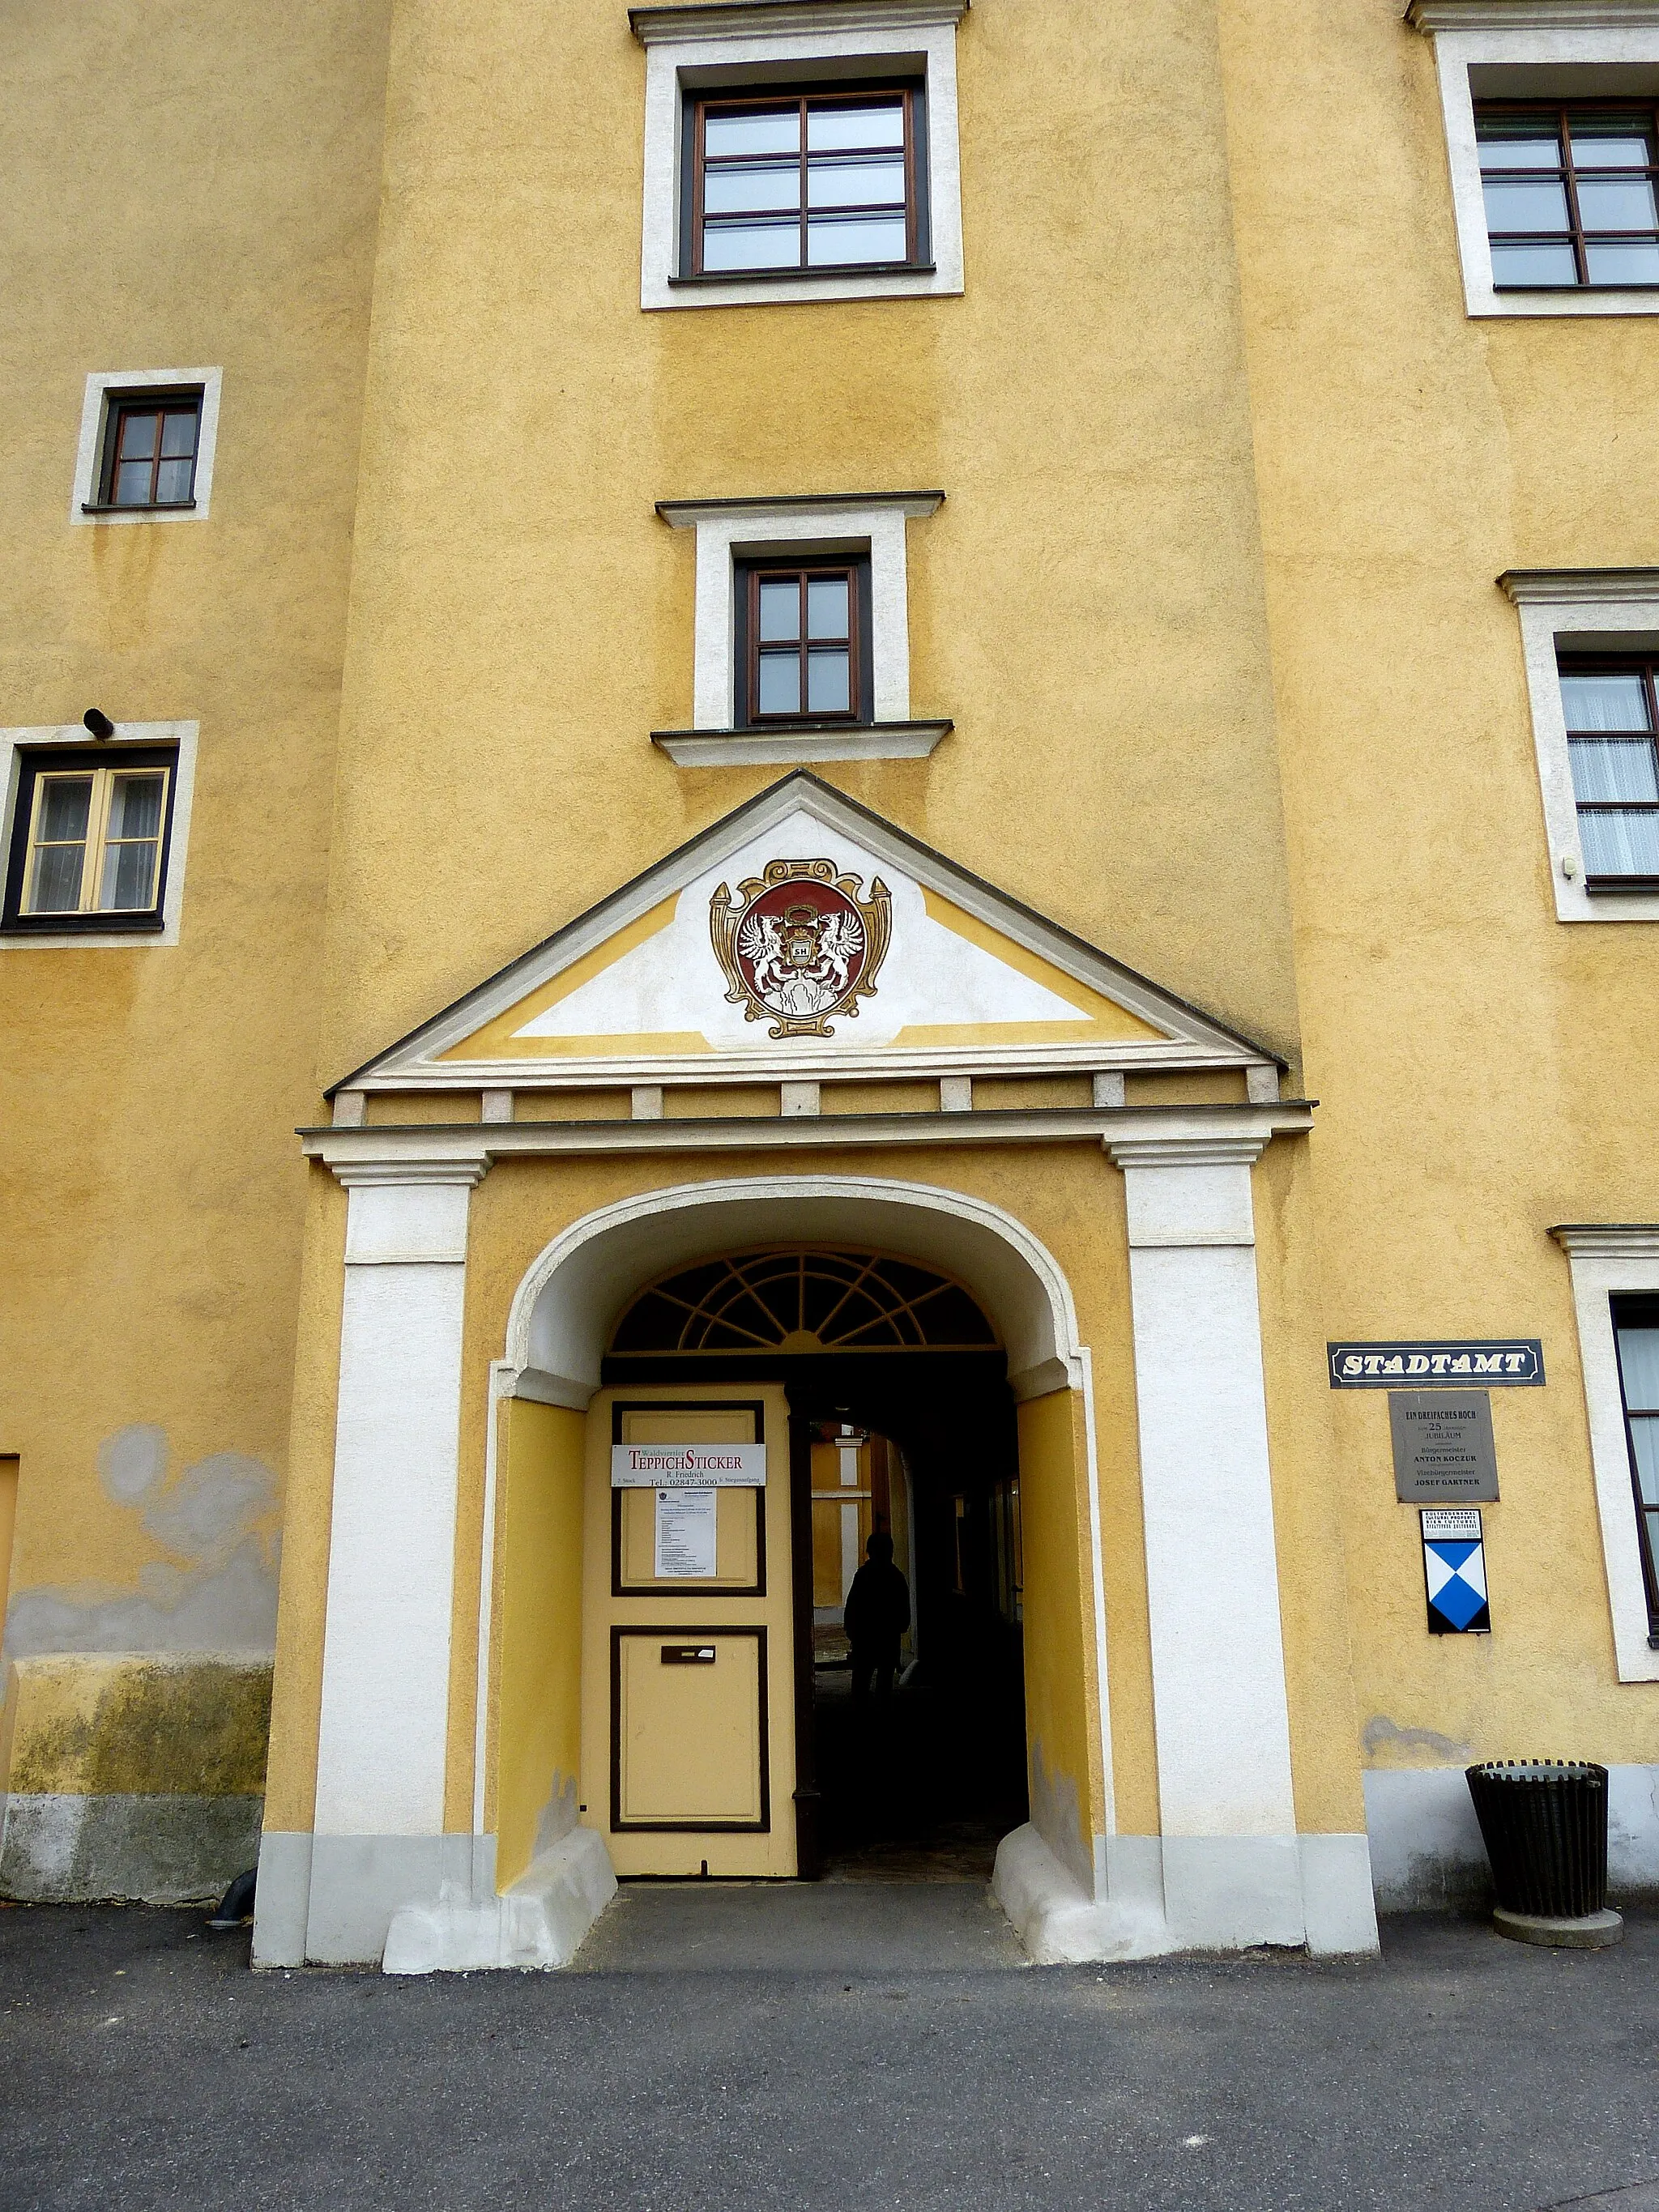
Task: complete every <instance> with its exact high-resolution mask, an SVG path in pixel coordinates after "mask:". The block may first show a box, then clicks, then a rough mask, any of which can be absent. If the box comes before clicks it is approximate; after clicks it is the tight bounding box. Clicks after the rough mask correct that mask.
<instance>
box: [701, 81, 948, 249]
mask: <svg viewBox="0 0 1659 2212" xmlns="http://www.w3.org/2000/svg"><path fill="white" fill-rule="evenodd" d="M687 105H688V106H689V108H690V124H691V128H690V131H688V132H687V134H686V143H687V146H688V149H689V151H690V157H691V162H692V174H691V178H690V191H688V192H687V193H686V194H685V195H684V205H685V208H686V210H687V215H688V217H689V222H690V264H689V265H690V273H691V274H692V275H693V276H716V275H728V274H734V273H751V272H754V271H757V270H814V269H902V268H910V267H915V266H917V265H919V264H922V263H924V262H925V261H926V260H927V248H926V240H925V234H924V233H925V224H924V207H923V195H922V193H921V191H920V190H919V188H918V180H919V179H920V178H921V175H922V174H923V170H924V164H923V161H922V158H921V155H920V152H919V141H920V140H921V135H922V131H923V128H924V124H923V100H922V93H921V87H920V86H919V85H908V86H895V87H890V88H885V87H884V88H873V89H872V88H869V87H867V86H863V85H860V86H859V87H858V88H856V89H854V90H850V91H849V90H848V89H846V88H837V89H836V90H834V91H826V92H809V93H803V94H789V95H788V96H787V97H784V98H772V99H755V98H752V97H751V98H749V99H732V98H712V97H709V98H698V97H696V96H689V97H688V102H687Z"/></svg>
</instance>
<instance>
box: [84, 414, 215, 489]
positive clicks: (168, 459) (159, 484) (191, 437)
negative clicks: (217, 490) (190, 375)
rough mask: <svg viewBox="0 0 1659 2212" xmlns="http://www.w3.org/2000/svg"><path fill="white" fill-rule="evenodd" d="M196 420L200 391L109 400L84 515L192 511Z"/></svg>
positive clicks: (198, 431) (194, 485)
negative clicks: (93, 494)
mask: <svg viewBox="0 0 1659 2212" xmlns="http://www.w3.org/2000/svg"><path fill="white" fill-rule="evenodd" d="M201 419H202V395H201V393H200V392H168V393H166V394H164V395H161V396H160V397H157V396H156V395H155V394H154V393H149V392H147V393H145V394H144V395H143V398H119V397H114V396H112V398H111V399H110V401H109V413H108V417H107V420H106V426H105V432H104V452H103V465H102V467H101V469H100V474H99V479H98V498H97V501H95V502H91V501H89V502H88V508H89V510H90V511H93V512H95V511H96V510H97V508H99V507H105V508H120V509H124V510H125V509H130V508H132V507H193V506H194V505H195V502H196V452H197V441H198V437H199V434H200V429H201Z"/></svg>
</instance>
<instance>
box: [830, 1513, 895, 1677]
mask: <svg viewBox="0 0 1659 2212" xmlns="http://www.w3.org/2000/svg"><path fill="white" fill-rule="evenodd" d="M864 1550H865V1561H864V1565H862V1566H861V1567H860V1569H859V1571H858V1572H857V1573H856V1574H855V1575H854V1577H853V1587H852V1588H851V1589H849V1590H848V1593H847V1604H846V1607H844V1609H843V1612H842V1620H844V1622H845V1623H846V1626H847V1640H848V1643H849V1644H851V1645H852V1647H853V1698H854V1703H856V1704H859V1705H862V1704H863V1702H864V1700H865V1699H866V1697H868V1695H869V1693H870V1677H871V1676H872V1674H873V1675H874V1676H875V1678H876V1695H877V1696H878V1698H886V1697H890V1695H891V1694H892V1688H893V1676H894V1674H896V1672H897V1670H898V1662H899V1638H900V1637H901V1636H902V1635H903V1633H904V1632H905V1630H906V1629H907V1628H908V1626H910V1585H909V1583H907V1582H906V1581H905V1579H904V1577H903V1576H902V1574H901V1573H900V1572H899V1571H898V1569H897V1568H896V1566H895V1565H893V1540H892V1538H891V1537H890V1536H889V1535H886V1534H884V1533H883V1532H882V1530H880V1529H879V1528H878V1529H877V1531H876V1533H875V1534H874V1535H873V1536H872V1537H871V1539H870V1541H869V1542H868V1543H867V1544H866V1546H865V1547H864Z"/></svg>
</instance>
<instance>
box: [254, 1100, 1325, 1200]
mask: <svg viewBox="0 0 1659 2212" xmlns="http://www.w3.org/2000/svg"><path fill="white" fill-rule="evenodd" d="M1312 1127H1313V1108H1312V1104H1311V1103H1310V1101H1308V1100H1306V1099H1302V1098H1290V1099H1284V1100H1281V1101H1280V1102H1279V1103H1278V1104H1277V1105H1273V1106H1156V1107H1137V1106H1129V1107H1123V1106H1105V1107H1077V1108H1070V1107H1042V1108H1035V1109H1029V1110H1022V1109H1008V1110H1006V1111H1005V1110H999V1109H993V1110H991V1111H989V1112H983V1113H981V1112H980V1111H977V1110H975V1111H974V1112H972V1113H967V1114H942V1113H941V1114H802V1115H790V1116H787V1117H786V1116H784V1115H777V1116H776V1117H773V1116H771V1115H767V1116H765V1117H763V1118H757V1117H750V1116H743V1117H740V1118H733V1119H720V1120H712V1119H711V1120H707V1121H705V1120H697V1121H689V1120H688V1121H495V1122H489V1121H468V1122H463V1123H459V1124H457V1125H455V1126H453V1127H441V1126H435V1125H434V1124H431V1123H419V1124H416V1125H414V1126H412V1127H405V1128H398V1127H391V1126H387V1125H385V1124H380V1125H370V1126H368V1127H361V1128H334V1127H325V1128H310V1129H301V1130H300V1131H298V1132H297V1134H298V1135H299V1138H300V1140H301V1147H302V1149H303V1151H304V1152H305V1155H306V1158H307V1159H313V1160H320V1161H321V1162H322V1164H323V1165H324V1166H325V1167H326V1168H329V1169H331V1170H332V1172H333V1173H334V1174H335V1175H336V1176H337V1177H338V1179H339V1180H340V1181H341V1182H343V1183H347V1184H350V1183H353V1182H359V1183H364V1182H374V1183H412V1182H429V1183H430V1182H480V1181H481V1180H482V1179H483V1176H485V1175H486V1174H487V1173H488V1171H489V1168H490V1166H491V1165H492V1164H494V1163H495V1162H497V1161H500V1160H505V1159H538V1158H558V1157H562V1156H568V1155H569V1154H571V1153H580V1154H585V1155H587V1156H589V1157H592V1155H594V1154H601V1153H608V1154H611V1155H613V1156H623V1157H625V1156H627V1155H629V1154H635V1153H641V1154H650V1155H657V1154H662V1153H677V1152H728V1153H729V1152H838V1151H856V1150H858V1149H860V1148H867V1147H869V1146H908V1145H929V1146H962V1145H1044V1144H1048V1145H1053V1144H1079V1143H1101V1142H1104V1143H1105V1144H1106V1146H1107V1149H1108V1150H1109V1152H1112V1154H1113V1157H1114V1158H1117V1157H1118V1153H1119V1152H1120V1151H1121V1152H1124V1153H1125V1154H1126V1155H1127V1154H1130V1153H1133V1152H1134V1150H1135V1147H1136V1146H1137V1145H1139V1146H1141V1147H1143V1148H1146V1157H1145V1158H1135V1159H1134V1160H1133V1164H1134V1165H1137V1166H1176V1165H1179V1166H1189V1165H1194V1164H1210V1163H1212V1162H1218V1161H1234V1160H1254V1159H1255V1158H1256V1156H1257V1154H1258V1153H1259V1152H1261V1150H1262V1148H1263V1147H1264V1146H1266V1145H1267V1144H1268V1143H1269V1142H1271V1140H1272V1139H1273V1138H1274V1137H1276V1136H1304V1135H1306V1133H1308V1131H1309V1130H1310V1129H1311V1128H1312ZM1154 1154H1157V1155H1158V1157H1156V1158H1155V1157H1152V1155H1154ZM1165 1155H1167V1157H1164V1156H1165ZM1119 1164H1120V1165H1122V1164H1124V1162H1123V1161H1122V1160H1120V1161H1119Z"/></svg>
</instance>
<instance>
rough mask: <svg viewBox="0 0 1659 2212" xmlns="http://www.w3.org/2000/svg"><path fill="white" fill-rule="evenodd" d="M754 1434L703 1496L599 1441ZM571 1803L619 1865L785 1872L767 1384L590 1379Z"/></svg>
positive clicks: (780, 1406)
mask: <svg viewBox="0 0 1659 2212" xmlns="http://www.w3.org/2000/svg"><path fill="white" fill-rule="evenodd" d="M722 1443H731V1444H759V1445H762V1446H763V1447H764V1468H765V1481H764V1483H763V1485H762V1486H760V1487H758V1488H716V1489H715V1490H714V1500H713V1512H712V1522H713V1526H712V1528H710V1526H709V1525H708V1523H709V1518H710V1517H711V1516H708V1515H706V1514H705V1512H704V1510H703V1508H702V1505H700V1504H698V1505H693V1506H691V1507H688V1505H687V1504H686V1501H685V1500H684V1498H676V1497H675V1496H674V1495H673V1494H672V1493H671V1492H657V1491H654V1490H650V1489H617V1488H615V1487H613V1486H612V1481H611V1451H612V1447H613V1445H618V1444H623V1445H626V1444H646V1445H653V1446H661V1445H668V1444H699V1445H718V1444H722ZM586 1482H587V1498H586V1515H585V1516H584V1525H585V1529H586V1534H585V1537H584V1550H585V1559H584V1593H583V1607H582V1613H583V1650H582V1802H583V1806H584V1808H585V1811H584V1817H585V1819H586V1822H587V1825H588V1826H591V1827H595V1828H598V1829H599V1832H600V1833H601V1834H602V1835H603V1836H604V1837H605V1843H606V1844H607V1846H608V1848H609V1850H610V1852H611V1864H612V1865H613V1866H614V1867H615V1869H616V1870H617V1873H618V1874H619V1875H696V1874H699V1873H702V1872H705V1871H706V1872H707V1873H708V1874H709V1875H750V1876H755V1875H793V1874H794V1873H795V1871H796V1850H795V1827H794V1811H793V1790H794V1785H795V1717H794V1637H793V1590H792V1575H791V1551H790V1541H791V1516H790V1498H789V1416H788V1407H787V1403H786V1401H785V1398H784V1394H783V1392H782V1390H781V1389H779V1388H777V1387H776V1386H775V1385H766V1384H751V1383H743V1384H738V1385H735V1386H733V1387H732V1388H729V1389H722V1388H720V1387H718V1386H715V1385H697V1384H687V1385H675V1386H658V1387H645V1388H641V1389H612V1390H603V1391H601V1392H600V1393H599V1395H598V1396H597V1397H596V1398H595V1399H594V1401H593V1403H592V1407H591V1408H590V1409H589V1412H588V1416H587V1470H586Z"/></svg>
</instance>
